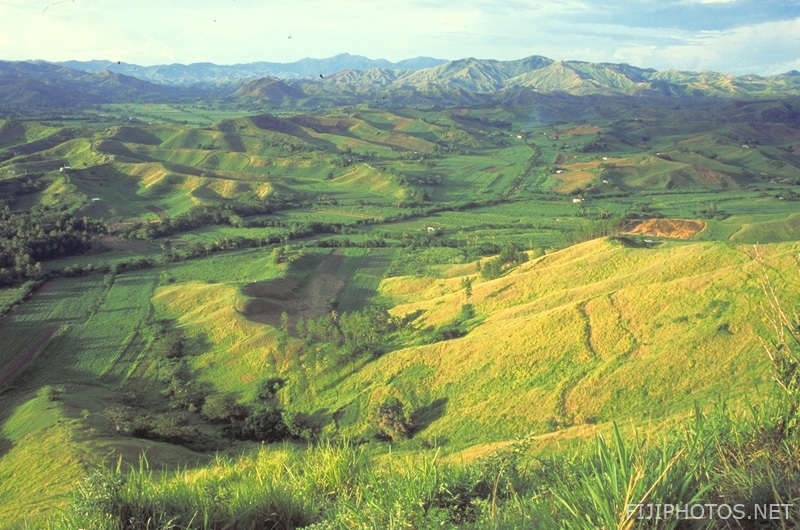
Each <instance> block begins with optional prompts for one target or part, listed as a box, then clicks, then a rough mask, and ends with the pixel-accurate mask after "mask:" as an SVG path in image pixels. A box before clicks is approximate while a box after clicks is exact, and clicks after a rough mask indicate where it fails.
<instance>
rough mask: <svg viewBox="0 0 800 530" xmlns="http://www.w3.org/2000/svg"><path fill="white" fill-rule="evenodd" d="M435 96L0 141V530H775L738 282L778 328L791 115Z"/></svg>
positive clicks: (44, 125)
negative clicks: (682, 524) (754, 520)
mask: <svg viewBox="0 0 800 530" xmlns="http://www.w3.org/2000/svg"><path fill="white" fill-rule="evenodd" d="M434 68H437V69H438V70H437V72H439V73H438V74H437V75H436V76H433V75H430V76H428V77H426V75H428V74H430V72H428V74H425V72H426V70H424V69H420V70H416V71H411V69H390V68H378V69H372V70H361V71H358V70H347V71H343V72H340V73H337V74H333V75H329V76H323V78H319V76H316V79H315V80H313V82H312V81H311V80H305V81H303V82H302V84H293V83H292V82H290V81H287V80H278V79H275V78H269V79H266V80H260V81H259V80H256V81H251V82H249V83H247V84H245V85H243V86H242V87H241V88H240V96H241V98H243V99H238V100H225V101H224V102H222V103H220V102H213V101H211V100H204V101H203V102H196V101H194V100H189V101H183V102H182V101H173V102H158V101H128V102H117V103H113V102H112V103H103V104H102V105H98V106H96V107H89V108H85V109H73V110H71V111H70V112H62V111H63V109H59V110H58V111H56V110H53V111H43V112H44V114H43V115H46V116H47V119H41V120H35V119H32V118H30V116H27V117H25V118H24V119H8V120H0V344H3V345H4V346H3V347H2V348H0V367H2V368H0V520H2V521H11V522H12V523H11V524H12V525H25V524H28V526H29V527H33V528H39V527H42V526H45V527H46V525H47V524H50V525H51V526H52V527H53V528H92V527H98V528H104V527H107V526H108V525H109V524H111V523H109V522H108V521H112V520H114V521H117V522H119V526H123V527H124V525H126V524H129V526H133V527H135V528H146V527H147V525H150V527H152V526H153V525H156V528H159V529H163V530H165V529H166V528H170V525H172V526H173V527H174V526H175V525H176V524H180V525H181V526H183V527H186V528H195V527H199V528H204V529H209V530H210V529H212V528H213V529H220V528H248V529H250V530H252V529H253V528H257V529H260V528H265V527H266V528H271V527H275V526H276V525H277V527H285V528H295V527H302V526H303V525H312V524H316V525H320V526H321V527H322V528H342V529H344V528H352V527H359V526H366V527H370V526H371V527H378V528H385V527H393V525H394V527H401V526H403V525H405V526H410V527H417V528H432V527H445V528H475V529H477V528H486V527H498V528H529V527H537V525H539V522H541V521H544V523H541V526H543V527H545V528H559V527H561V528H564V527H566V528H581V529H583V528H587V529H588V528H597V527H608V528H612V527H620V526H621V523H623V522H624V520H625V519H624V518H623V517H622V516H620V515H619V509H617V508H616V507H619V506H620V503H621V502H622V501H623V500H625V499H628V498H630V497H631V496H632V495H635V496H636V499H637V500H639V499H643V498H644V499H645V500H651V499H652V500H653V502H677V501H676V499H677V500H679V501H681V502H684V501H688V500H691V499H694V500H698V499H700V500H702V501H705V502H717V503H718V502H720V501H723V500H725V501H736V502H738V501H741V502H742V503H743V505H746V506H748V507H752V505H754V504H757V503H768V502H773V501H775V502H777V501H782V500H784V499H787V498H795V497H794V495H795V494H796V493H795V492H796V491H797V484H798V481H797V480H796V477H797V476H800V475H798V471H797V467H796V462H797V459H796V458H795V456H796V451H797V447H800V441H798V438H797V436H798V433H799V432H800V431H798V430H797V429H796V427H795V426H794V425H795V424H793V423H792V422H791V421H789V422H783V421H782V419H781V418H785V417H794V413H793V412H792V413H791V414H787V411H790V412H791V411H792V410H795V411H796V410H797V409H796V408H795V409H792V407H795V406H796V405H795V404H793V402H792V401H791V400H790V399H779V392H778V391H779V390H780V387H779V386H778V385H776V384H775V383H774V381H773V377H776V376H780V374H777V375H776V372H775V369H774V367H773V366H772V365H771V363H770V362H769V358H768V356H767V355H766V353H765V351H764V345H763V344H762V342H761V340H760V339H764V340H765V341H769V340H770V338H771V337H772V333H773V326H772V325H771V324H770V322H769V320H768V315H769V314H770V313H769V311H768V310H767V311H766V312H765V310H764V304H766V303H768V302H765V300H768V299H766V298H764V292H763V290H762V287H761V285H759V282H758V281H759V279H760V278H763V277H764V272H765V271H766V272H767V273H768V276H769V277H770V278H771V281H772V282H773V283H772V285H773V287H774V288H775V289H776V290H777V291H776V292H777V293H778V298H779V299H780V300H781V301H782V302H783V303H784V304H786V305H785V307H787V308H791V307H793V306H792V305H791V304H793V303H794V301H795V300H797V299H798V296H800V291H799V289H800V288H799V287H798V283H797V282H796V281H795V280H796V276H794V275H795V274H796V258H797V255H798V252H800V247H798V241H800V222H799V221H800V216H798V213H797V201H798V200H800V159H799V158H798V155H797V153H798V149H800V133H798V129H797V123H798V113H797V112H796V110H795V109H797V108H800V107H798V106H799V105H800V102H799V101H798V98H797V97H788V98H783V99H764V100H747V99H738V97H737V99H727V98H715V99H709V98H704V97H695V98H683V97H675V96H664V95H657V96H654V95H642V94H645V93H649V92H648V91H650V90H651V88H648V86H649V83H651V81H649V79H650V76H652V75H655V73H654V72H651V71H638V70H635V69H633V68H632V67H627V66H625V65H594V64H591V63H576V62H575V63H570V62H555V61H550V60H549V59H546V58H542V57H532V58H528V59H526V60H522V61H516V62H500V61H495V62H486V61H478V60H474V59H469V60H463V61H458V62H452V63H446V64H441V65H438V66H435V67H434ZM48 71H49V70H48ZM37 75H38V74H37ZM48 75H50V74H48ZM52 75H53V76H54V78H56V79H58V78H59V76H61V77H64V76H67V77H68V76H71V75H73V74H70V73H69V72H63V71H59V72H57V73H52ZM84 75H91V76H93V77H92V79H93V81H92V83H107V84H108V85H109V86H111V87H120V88H119V90H121V91H125V90H135V89H136V86H137V85H136V81H132V80H130V79H129V78H125V77H121V76H118V75H116V74H105V75H100V74H97V75H95V74H80V75H78V76H77V77H76V78H75V79H74V80H73V81H75V82H76V83H82V82H84V81H85V79H84V77H81V76H84ZM362 75H365V76H368V77H369V78H370V79H371V81H370V82H372V83H375V85H376V86H377V85H380V87H381V88H380V90H375V91H374V92H372V93H371V90H370V89H369V85H368V84H367V85H359V84H358V83H359V81H358V79H359V77H360V76H362ZM448 76H452V78H453V81H452V83H451V82H450V81H448V80H447V77H448ZM711 77H712V76H710V74H709V75H706V77H705V78H704V79H703V80H700V79H694V81H692V82H696V83H700V82H701V81H702V82H703V83H706V84H707V85H708V86H712V85H714V83H715V82H713V79H711ZM412 78H414V79H417V80H418V81H419V83H421V84H420V86H425V87H427V88H425V89H424V90H425V91H427V92H425V93H424V94H425V95H422V94H423V91H422V89H418V88H415V86H412V85H411V84H407V85H403V87H404V88H393V87H399V86H401V85H400V83H401V80H402V79H405V80H406V81H407V80H408V79H412ZM82 80H84V81H82ZM509 80H515V81H513V83H515V85H514V88H504V87H506V85H507V83H509V82H510V81H509ZM661 81H663V82H671V81H669V80H667V79H666V78H665V79H661V80H660V81H659V82H661ZM729 81H730V80H729ZM59 82H60V81H59ZM70 82H72V81H70ZM403 82H405V81H403ZM731 82H732V81H731ZM754 82H755V81H754ZM54 83H56V82H55V81H54ZM547 83H551V84H552V86H553V87H556V86H567V84H569V86H571V87H573V88H572V89H570V90H573V92H574V93H572V94H570V93H566V92H563V91H556V92H552V93H543V92H542V91H541V90H540V89H539V88H535V87H534V86H539V87H541V86H544V85H545V84H547ZM334 85H335V86H336V87H337V88H335V89H331V90H330V92H331V93H334V92H335V93H338V94H346V97H347V98H352V101H355V102H358V104H353V105H348V106H341V107H339V106H331V101H332V100H331V99H326V98H327V97H328V96H326V95H325V92H326V91H327V90H328V89H327V88H326V87H329V86H330V87H332V86H334ZM715 86H716V85H715ZM721 86H722V85H721ZM298 87H302V90H303V92H302V93H301V92H299V90H300V88H298ZM498 87H499V88H498ZM609 87H613V90H612V89H611V88H609ZM482 90H489V91H491V92H487V93H481V92H479V91H482ZM559 90H560V89H559ZM715 90H722V88H719V87H718V88H715ZM642 91H644V92H642ZM110 92H113V90H112V89H110ZM612 92H613V93H612ZM623 92H625V93H630V94H640V95H638V96H637V97H630V96H627V95H622V93H623ZM129 93H133V92H129ZM369 93H371V95H370V96H369V97H374V98H378V97H380V98H383V97H384V96H385V97H386V98H387V100H386V101H385V102H383V103H381V104H380V105H376V104H371V103H370V102H368V101H367V102H365V101H364V100H363V99H362V97H363V95H364V94H369ZM579 94H582V95H579ZM126 97H127V96H126ZM246 98H252V99H253V100H257V103H253V104H252V106H248V104H247V103H246V101H245V100H246ZM419 98H423V99H424V98H430V99H429V103H430V104H429V105H427V106H425V107H424V108H420V107H415V106H402V102H403V101H411V100H415V101H420V99H419ZM450 98H451V99H452V100H453V101H456V102H461V104H458V105H454V106H450V107H446V106H444V105H443V103H442V102H443V101H445V100H448V99H450ZM466 100H469V101H470V102H471V104H470V105H466V104H463V102H464V101H466ZM381 101H383V99H381ZM501 101H502V104H499V102H501ZM310 102H317V103H319V104H320V106H321V108H315V105H316V103H314V104H311V103H310ZM479 103H480V104H479ZM295 104H296V105H297V107H295V106H293V105H295ZM473 104H474V105H473ZM265 107H268V109H267V108H265ZM248 109H249V110H248ZM20 112H23V111H22V110H20ZM756 244H758V247H756V246H755V245H756ZM757 248H758V249H760V250H759V251H760V252H761V254H762V255H763V256H764V264H765V267H766V269H762V268H761V266H760V264H759V263H758V262H754V261H753V257H752V255H753V254H754V252H756V249H757ZM787 314H788V313H787ZM787 329H788V330H789V331H787V333H791V332H792V330H793V329H794V328H793V327H791V326H789V328H787ZM764 344H767V345H769V344H770V343H769V342H766V343H764ZM776 351H777V352H778V353H780V352H781V351H785V350H784V349H779V350H776ZM773 353H775V352H773ZM787 362H789V361H787ZM786 366H788V368H787V369H791V368H792V366H793V365H792V364H791V362H789V364H787V365H786ZM792 384H793V383H792ZM751 405H752V407H750V408H747V407H748V406H751ZM742 411H745V412H742ZM596 437H598V438H596ZM592 439H595V440H596V441H595V443H594V445H592ZM609 452H613V453H614V454H613V455H612V456H609V455H610V453H609ZM43 454H47V455H51V457H50V458H43V457H42V455H43ZM143 454H144V455H145V458H146V461H145V460H142V455H143ZM617 462H620V463H621V462H628V464H625V465H624V466H622V464H620V466H621V467H616V468H615V467H614V466H615V465H616V464H615V463H617ZM103 465H105V466H107V467H106V468H105V469H102V466H103ZM623 468H624V469H623ZM770 476H772V477H777V478H776V479H775V484H774V485H771V484H769V483H768V482H767V481H766V480H767V478H765V477H770ZM587 477H615V478H613V479H612V478H609V483H606V482H600V483H598V482H597V481H596V480H590V479H587ZM611 482H613V483H614V484H616V485H617V486H614V485H613V484H611ZM629 484H630V486H628V485H629ZM593 485H595V486H596V487H597V489H598V491H594V492H592V491H590V489H591V488H592V487H594V486H593ZM622 485H624V486H622ZM587 488H588V489H587ZM625 488H628V489H627V490H626V489H625ZM623 490H624V491H623ZM31 492H34V493H35V494H32V493H31ZM97 492H103V497H102V498H103V499H106V500H107V501H108V502H106V501H103V502H102V503H99V502H95V501H94V500H92V499H96V498H98V497H95V495H96V493H97ZM631 492H633V493H631ZM570 495H572V496H570ZM648 495H652V497H648ZM608 496H614V499H610V498H609V497H608ZM219 499H225V501H224V502H217V500H219ZM231 499H235V500H231ZM412 499H416V500H412ZM620 499H622V500H620ZM593 503H594V504H593ZM603 503H606V504H607V505H608V506H611V509H610V511H609V510H607V513H606V512H602V510H601V509H600V508H599V506H600V505H601V504H603ZM603 505H605V504H603ZM156 513H157V514H159V515H158V517H162V516H163V519H161V520H159V521H157V522H155V519H153V518H154V517H156V516H155V515H154V514H156ZM601 513H606V516H607V517H606V519H603V520H601V519H600V514H601ZM120 514H121V515H120ZM586 514H591V515H590V516H589V517H590V518H587V516H585V515H586ZM125 517H127V518H128V519H126V521H127V522H120V521H121V520H122V519H124V518H125ZM792 517H795V518H797V514H793V515H792ZM130 520H135V521H136V522H130ZM170 520H172V522H169V521H170ZM198 521H202V522H198ZM670 524H672V523H670ZM104 525H105V526H104ZM0 526H2V525H0ZM622 526H624V525H622ZM23 527H24V526H23Z"/></svg>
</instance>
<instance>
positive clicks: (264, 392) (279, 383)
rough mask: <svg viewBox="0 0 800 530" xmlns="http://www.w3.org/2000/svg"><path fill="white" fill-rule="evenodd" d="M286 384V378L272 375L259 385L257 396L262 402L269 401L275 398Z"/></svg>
mask: <svg viewBox="0 0 800 530" xmlns="http://www.w3.org/2000/svg"><path fill="white" fill-rule="evenodd" d="M285 385H286V380H285V379H283V378H281V377H270V378H269V379H265V380H264V381H262V382H261V384H260V385H258V392H257V393H256V398H258V400H259V401H260V402H262V403H267V402H269V401H272V400H273V399H275V397H276V396H277V395H278V391H279V390H280V389H281V388H283V387H284V386H285Z"/></svg>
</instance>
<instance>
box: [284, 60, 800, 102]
mask: <svg viewBox="0 0 800 530" xmlns="http://www.w3.org/2000/svg"><path fill="white" fill-rule="evenodd" d="M292 83H293V84H294V85H295V86H298V87H300V88H301V89H302V90H303V91H304V92H306V93H309V94H310V93H329V94H330V93H331V91H340V92H342V93H350V94H355V93H369V92H370V91H376V90H380V91H390V92H394V91H416V92H419V93H428V92H437V91H454V90H455V91H459V90H460V91H467V92H472V93H478V94H488V93H493V92H497V91H500V90H509V89H516V88H529V89H532V90H535V91H537V92H541V93H553V92H564V93H567V94H572V95H589V94H600V95H635V96H642V95H666V96H690V97H697V96H706V97H724V98H742V99H752V98H762V99H763V98H769V97H784V96H787V95H798V94H800V74H798V73H796V72H794V73H793V72H789V73H787V74H781V75H776V76H767V77H761V76H756V75H746V76H734V75H731V74H723V73H717V72H708V71H707V72H679V71H677V70H666V71H657V70H653V69H645V68H637V67H635V66H630V65H628V64H611V63H589V62H583V61H554V60H552V59H548V58H546V57H540V56H532V57H527V58H525V59H519V60H515V61H496V60H491V59H488V60H483V59H474V58H467V59H459V60H456V61H448V62H446V63H443V64H440V65H436V66H433V67H430V68H423V69H419V70H385V69H377V68H368V69H365V70H347V71H343V72H339V73H337V74H335V75H332V76H327V77H323V78H321V79H319V78H317V79H306V80H297V81H293V82H292Z"/></svg>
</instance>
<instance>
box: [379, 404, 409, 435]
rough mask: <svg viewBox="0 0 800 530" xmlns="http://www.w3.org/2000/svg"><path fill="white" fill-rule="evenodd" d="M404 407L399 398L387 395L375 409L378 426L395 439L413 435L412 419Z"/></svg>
mask: <svg viewBox="0 0 800 530" xmlns="http://www.w3.org/2000/svg"><path fill="white" fill-rule="evenodd" d="M403 408H404V407H403V402H402V401H400V400H399V399H398V398H396V397H387V398H386V399H385V400H384V401H383V403H381V404H380V406H378V408H377V409H376V411H375V423H376V426H377V427H378V429H380V431H381V432H382V433H384V434H385V435H386V436H388V437H389V438H390V439H391V440H393V441H394V440H399V439H403V438H408V437H409V436H410V435H411V421H410V420H409V418H408V416H406V414H405V412H404V411H403Z"/></svg>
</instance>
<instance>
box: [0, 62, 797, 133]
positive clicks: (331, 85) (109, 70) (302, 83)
mask: <svg viewBox="0 0 800 530" xmlns="http://www.w3.org/2000/svg"><path fill="white" fill-rule="evenodd" d="M63 64H64V65H69V66H70V67H67V66H63V65H55V64H49V63H43V62H0V110H3V111H4V112H5V113H6V114H8V113H9V112H11V113H17V114H19V113H20V112H23V111H24V109H30V108H64V107H69V106H73V105H82V104H96V103H111V102H136V101H148V102H156V101H159V102H177V101H197V100H199V99H204V98H205V99H223V100H226V101H227V102H229V103H239V104H244V105H263V106H286V105H290V106H296V107H319V106H330V105H349V104H358V103H362V102H367V103H375V104H380V105H386V106H393V107H400V106H409V105H412V106H437V107H449V106H459V105H501V104H509V102H511V101H516V102H518V104H522V102H523V101H533V100H535V96H536V95H537V94H538V95H544V94H564V95H571V96H588V95H599V96H658V97H664V96H666V97H692V98H697V97H713V98H726V99H738V100H755V99H778V98H786V97H790V96H798V95H800V73H798V72H788V73H786V74H781V75H774V76H766V77H761V76H756V75H746V76H734V75H731V74H723V73H717V72H709V71H705V72H682V71H678V70H664V71H656V70H653V69H645V68H637V67H635V66H630V65H627V64H611V63H589V62H582V61H554V60H552V59H548V58H547V57H541V56H531V57H527V58H524V59H519V60H514V61H497V60H492V59H475V58H466V59H459V60H456V61H447V62H442V61H439V60H437V59H430V58H424V57H423V58H417V59H409V60H406V61H401V62H399V63H390V62H389V61H385V60H373V59H368V58H366V57H361V56H354V55H348V54H341V55H337V56H335V57H331V58H329V59H303V60H301V61H297V62H295V63H289V64H284V65H280V64H278V63H251V64H247V65H233V66H218V65H214V64H211V63H198V64H192V65H182V64H174V65H161V66H152V67H140V66H136V65H128V64H124V63H119V64H116V63H110V62H108V61H90V62H85V63H80V62H68V63H63ZM431 64H432V66H426V65H431ZM400 65H403V66H405V68H401V67H399V66H400ZM422 66H425V67H422ZM78 67H79V68H83V69H84V70H77V69H75V68H78ZM416 67H422V68H416ZM276 71H279V73H275V72H276ZM263 72H271V73H270V74H269V75H267V74H263ZM130 74H135V75H130ZM154 80H155V81H154ZM9 109H10V110H9ZM787 119H788V120H790V121H791V120H795V117H794V115H792V116H790V117H789V118H787Z"/></svg>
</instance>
